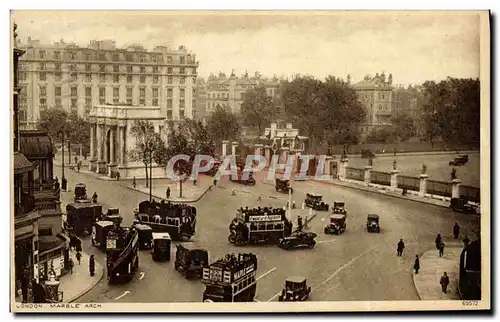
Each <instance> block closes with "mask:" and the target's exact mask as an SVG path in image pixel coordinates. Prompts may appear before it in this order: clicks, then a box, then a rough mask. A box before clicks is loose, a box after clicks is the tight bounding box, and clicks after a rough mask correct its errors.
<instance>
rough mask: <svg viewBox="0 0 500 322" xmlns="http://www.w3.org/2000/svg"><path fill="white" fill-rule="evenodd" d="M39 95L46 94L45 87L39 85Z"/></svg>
mask: <svg viewBox="0 0 500 322" xmlns="http://www.w3.org/2000/svg"><path fill="white" fill-rule="evenodd" d="M40 96H47V87H46V86H40Z"/></svg>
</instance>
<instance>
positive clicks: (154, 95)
mask: <svg viewBox="0 0 500 322" xmlns="http://www.w3.org/2000/svg"><path fill="white" fill-rule="evenodd" d="M153 97H158V88H156V87H155V88H153Z"/></svg>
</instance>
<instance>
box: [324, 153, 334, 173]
mask: <svg viewBox="0 0 500 322" xmlns="http://www.w3.org/2000/svg"><path fill="white" fill-rule="evenodd" d="M332 162H333V157H332V156H329V155H327V156H326V158H325V168H324V169H323V173H324V174H325V175H327V176H329V175H331V173H330V169H331V164H332Z"/></svg>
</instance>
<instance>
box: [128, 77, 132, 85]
mask: <svg viewBox="0 0 500 322" xmlns="http://www.w3.org/2000/svg"><path fill="white" fill-rule="evenodd" d="M127 83H129V84H130V83H132V75H128V76H127Z"/></svg>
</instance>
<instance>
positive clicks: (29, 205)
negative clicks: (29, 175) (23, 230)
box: [14, 194, 36, 217]
mask: <svg viewBox="0 0 500 322" xmlns="http://www.w3.org/2000/svg"><path fill="white" fill-rule="evenodd" d="M35 208H36V207H35V197H33V196H30V195H26V194H24V195H23V196H22V198H21V202H20V203H18V204H16V205H15V214H14V215H15V216H16V217H17V216H22V215H24V214H27V213H30V212H32V211H33V210H35Z"/></svg>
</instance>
